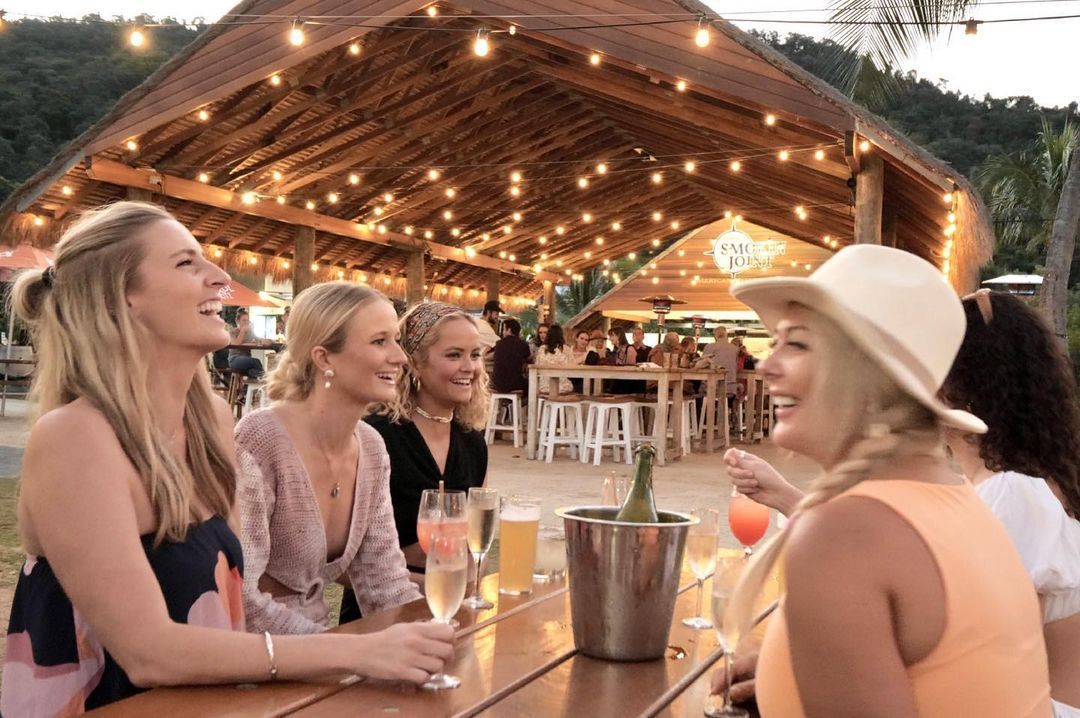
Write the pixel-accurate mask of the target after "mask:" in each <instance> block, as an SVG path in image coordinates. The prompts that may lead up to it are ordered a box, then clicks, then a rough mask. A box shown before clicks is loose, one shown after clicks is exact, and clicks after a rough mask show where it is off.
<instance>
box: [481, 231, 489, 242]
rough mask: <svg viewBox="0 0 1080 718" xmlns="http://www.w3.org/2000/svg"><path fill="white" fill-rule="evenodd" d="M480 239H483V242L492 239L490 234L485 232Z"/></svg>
mask: <svg viewBox="0 0 1080 718" xmlns="http://www.w3.org/2000/svg"><path fill="white" fill-rule="evenodd" d="M480 239H482V240H484V241H485V242H486V241H488V240H489V239H491V235H490V234H488V233H487V232H484V233H482V234H481V235H480Z"/></svg>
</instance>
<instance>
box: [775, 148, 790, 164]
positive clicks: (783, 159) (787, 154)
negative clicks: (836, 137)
mask: <svg viewBox="0 0 1080 718" xmlns="http://www.w3.org/2000/svg"><path fill="white" fill-rule="evenodd" d="M776 156H777V158H778V159H779V160H780V161H781V162H787V161H788V159H790V158H791V153H790V152H788V151H787V150H780V154H778V155H776Z"/></svg>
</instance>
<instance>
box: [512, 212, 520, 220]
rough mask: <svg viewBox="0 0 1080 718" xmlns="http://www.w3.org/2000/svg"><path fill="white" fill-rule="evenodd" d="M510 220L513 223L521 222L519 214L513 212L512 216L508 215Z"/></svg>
mask: <svg viewBox="0 0 1080 718" xmlns="http://www.w3.org/2000/svg"><path fill="white" fill-rule="evenodd" d="M510 218H511V219H513V220H514V221H515V222H520V221H521V220H522V216H521V212H514V213H513V214H512V215H510Z"/></svg>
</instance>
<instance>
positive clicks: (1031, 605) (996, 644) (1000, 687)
mask: <svg viewBox="0 0 1080 718" xmlns="http://www.w3.org/2000/svg"><path fill="white" fill-rule="evenodd" d="M841 496H864V497H868V498H872V499H875V500H877V501H880V502H882V503H883V504H885V505H887V506H888V507H889V508H891V509H892V510H893V511H895V512H896V513H898V514H899V515H900V516H901V517H902V518H903V519H904V520H905V521H907V522H908V523H909V524H911V526H912V527H914V529H915V530H916V531H917V532H918V533H919V535H920V536H922V538H923V540H924V541H925V542H926V545H927V546H928V548H929V549H930V553H931V554H932V555H933V557H934V559H935V560H936V562H937V565H938V567H939V569H940V571H941V576H942V580H943V582H944V587H945V628H944V631H943V632H942V635H941V640H940V642H939V643H938V645H937V647H935V648H934V650H933V651H931V652H930V654H929V655H928V656H927V657H926V658H924V659H923V660H921V661H920V662H919V663H917V664H915V665H913V666H910V667H908V669H907V672H908V677H909V679H910V681H911V689H912V691H914V694H915V705H916V707H917V709H918V714H919V716H921V717H922V718H956V717H957V716H979V717H980V718H996V717H1000V718H1033V717H1035V716H1038V718H1048V717H1049V716H1050V715H1051V709H1050V685H1049V678H1048V675H1047V664H1046V648H1045V646H1044V644H1043V634H1042V625H1041V621H1040V618H1039V604H1038V599H1037V597H1036V595H1035V589H1034V587H1033V586H1032V584H1031V579H1030V578H1029V577H1028V575H1027V572H1026V571H1025V570H1024V566H1023V564H1022V563H1021V562H1020V558H1019V556H1018V555H1017V553H1016V549H1015V548H1014V546H1013V544H1012V541H1011V540H1010V539H1009V535H1008V534H1007V533H1006V532H1005V529H1004V527H1002V525H1001V524H1000V522H998V520H997V519H996V518H995V517H994V515H993V514H992V513H991V512H990V510H989V509H988V508H987V507H986V505H985V504H984V503H983V502H982V500H981V499H979V497H978V495H977V494H976V493H975V491H974V489H972V487H971V486H970V485H968V484H966V483H965V484H962V485H955V486H942V485H939V484H928V483H924V482H921V481H863V482H862V483H860V484H858V485H856V486H854V487H853V488H851V489H849V490H848V491H846V492H844V493H843V494H841ZM757 700H758V706H759V708H760V709H761V715H762V718H803V717H804V716H805V713H804V711H803V707H802V702H801V700H800V698H799V691H798V687H797V686H796V682H795V674H794V672H793V670H792V666H791V653H790V645H789V643H788V633H787V625H786V623H785V620H784V611H783V605H781V610H779V611H777V612H775V613H774V614H773V617H772V619H771V622H770V625H769V627H768V630H767V631H766V633H765V639H764V642H763V644H762V647H761V654H760V657H759V659H758V666H757Z"/></svg>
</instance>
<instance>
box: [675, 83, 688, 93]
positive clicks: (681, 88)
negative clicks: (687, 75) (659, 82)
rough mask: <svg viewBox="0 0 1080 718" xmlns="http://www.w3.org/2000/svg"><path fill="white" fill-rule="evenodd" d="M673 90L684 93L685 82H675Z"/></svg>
mask: <svg viewBox="0 0 1080 718" xmlns="http://www.w3.org/2000/svg"><path fill="white" fill-rule="evenodd" d="M675 89H676V90H678V91H679V92H686V80H679V81H678V82H676V83H675Z"/></svg>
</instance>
